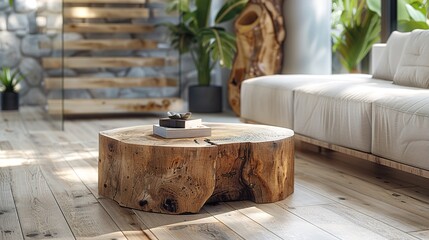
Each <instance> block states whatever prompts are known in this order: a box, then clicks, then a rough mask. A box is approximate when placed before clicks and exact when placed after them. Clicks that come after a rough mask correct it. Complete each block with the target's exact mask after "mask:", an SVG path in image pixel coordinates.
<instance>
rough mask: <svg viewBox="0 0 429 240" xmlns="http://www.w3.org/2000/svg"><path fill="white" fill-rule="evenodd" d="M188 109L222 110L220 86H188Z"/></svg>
mask: <svg viewBox="0 0 429 240" xmlns="http://www.w3.org/2000/svg"><path fill="white" fill-rule="evenodd" d="M189 111H190V112H195V113H216V112H222V87H220V86H191V87H189Z"/></svg>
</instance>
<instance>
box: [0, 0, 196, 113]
mask: <svg viewBox="0 0 429 240" xmlns="http://www.w3.org/2000/svg"><path fill="white" fill-rule="evenodd" d="M118 1H120V0H118ZM8 2H9V1H8V0H0V66H7V67H11V68H13V69H19V70H20V72H21V73H22V74H24V75H25V79H24V81H22V82H21V84H20V101H21V105H40V106H45V105H46V102H47V99H54V98H62V97H63V94H64V97H65V98H86V99H88V98H146V97H176V96H180V95H181V96H183V97H185V98H186V92H184V91H182V92H180V93H179V89H180V88H179V87H163V88H128V89H119V88H108V89H83V90H82V89H80V90H67V91H64V92H63V91H62V90H50V91H47V90H45V89H44V87H43V85H44V82H43V79H44V78H45V77H61V76H62V75H63V72H62V71H64V76H65V77H67V76H89V77H90V76H93V77H149V76H158V77H160V76H166V77H174V78H179V74H178V73H179V70H178V67H158V68H147V67H133V68H103V69H63V70H62V69H43V67H42V58H43V57H61V55H62V54H63V53H64V56H68V57H83V56H86V57H87V56H95V57H96V56H100V57H102V56H109V57H113V56H134V57H135V56H140V57H151V56H171V55H174V56H177V55H178V53H177V51H175V50H171V49H169V48H168V45H165V44H164V45H162V46H160V49H159V50H150V51H146V50H141V51H64V52H62V51H59V50H53V49H50V48H40V47H39V46H40V45H41V44H42V45H45V46H46V45H47V46H52V43H53V42H55V41H61V40H62V39H64V40H76V39H96V38H106V36H105V35H104V36H103V34H77V33H65V34H64V36H62V35H61V32H62V30H61V28H62V15H61V14H62V1H61V0H15V4H14V6H13V7H10V6H9V4H8ZM149 7H151V6H149ZM153 7H155V8H159V7H160V6H159V5H158V6H157V5H154V6H153ZM175 20H177V19H175V18H170V19H167V21H175ZM82 21H83V20H79V19H75V20H73V22H82ZM92 21H94V20H92ZM95 21H96V22H114V21H112V20H110V19H96V20H95ZM163 21H165V19H163ZM119 22H121V23H157V22H159V20H157V19H122V20H120V21H119ZM108 38H120V39H130V38H138V39H157V40H161V41H167V34H166V32H165V30H163V29H159V30H157V31H156V32H155V33H152V34H110V35H109V36H108ZM189 62H190V61H189V59H188V60H184V61H182V63H184V64H183V66H182V71H183V74H182V75H181V76H182V81H181V84H182V88H181V89H187V86H188V85H189V84H190V83H192V82H194V79H195V78H194V76H193V74H190V73H192V68H193V66H192V65H189Z"/></svg>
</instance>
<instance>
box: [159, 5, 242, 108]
mask: <svg viewBox="0 0 429 240" xmlns="http://www.w3.org/2000/svg"><path fill="white" fill-rule="evenodd" d="M171 3H172V5H171V6H172V7H171V8H170V9H175V10H179V12H180V16H181V21H180V22H179V23H178V24H172V23H167V24H165V25H166V26H167V27H168V29H169V31H170V40H171V44H172V46H173V47H174V48H176V49H177V50H179V53H180V54H184V53H190V55H191V57H192V61H193V63H194V65H195V68H196V71H197V78H198V85H197V86H191V87H190V88H189V111H191V112H220V111H222V87H221V86H212V85H210V83H211V71H212V69H213V67H214V66H215V65H216V63H219V64H220V66H222V67H227V68H231V67H232V62H233V59H234V56H235V52H236V45H235V37H234V35H232V34H231V33H228V32H227V31H226V30H225V28H223V27H219V26H218V24H220V23H223V22H226V21H230V20H232V19H233V18H235V17H236V16H237V15H238V14H239V13H240V11H241V10H242V9H243V8H244V6H245V4H246V3H247V0H228V1H226V2H225V4H224V5H223V6H222V7H221V9H220V10H219V12H218V13H217V14H216V18H215V22H214V24H210V21H209V17H210V11H211V7H212V6H211V5H212V4H211V3H212V1H211V0H173V1H172V2H171Z"/></svg>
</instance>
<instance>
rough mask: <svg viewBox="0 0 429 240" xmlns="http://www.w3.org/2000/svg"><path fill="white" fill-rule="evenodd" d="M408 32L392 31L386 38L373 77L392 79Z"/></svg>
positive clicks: (408, 34)
mask: <svg viewBox="0 0 429 240" xmlns="http://www.w3.org/2000/svg"><path fill="white" fill-rule="evenodd" d="M409 36H410V33H401V32H396V31H395V32H393V33H392V34H391V35H390V37H389V39H388V40H387V44H386V48H385V50H384V52H383V54H382V55H381V57H380V60H379V62H378V64H377V65H376V66H377V67H376V68H375V70H374V75H373V77H374V78H376V79H384V80H390V81H393V78H394V76H395V73H396V69H397V67H398V64H399V61H400V59H401V55H402V50H403V49H404V46H405V43H406V41H407V40H408V38H409Z"/></svg>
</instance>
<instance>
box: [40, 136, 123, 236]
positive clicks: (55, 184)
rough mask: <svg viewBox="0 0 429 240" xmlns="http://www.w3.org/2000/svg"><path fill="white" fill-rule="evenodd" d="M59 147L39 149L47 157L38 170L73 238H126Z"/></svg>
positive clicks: (54, 145)
mask: <svg viewBox="0 0 429 240" xmlns="http://www.w3.org/2000/svg"><path fill="white" fill-rule="evenodd" d="M38 135H40V134H34V135H33V138H37V136H38ZM52 148H53V149H52ZM58 148H59V146H58V145H56V144H55V143H51V146H50V147H44V148H40V151H41V152H43V153H44V154H45V155H46V157H45V158H44V159H43V162H42V163H41V165H40V168H41V170H42V172H43V175H44V176H45V178H46V181H47V183H48V185H49V186H50V189H51V191H52V192H53V194H54V197H55V199H56V201H57V203H58V205H59V207H60V208H61V211H62V212H63V214H64V217H65V219H66V220H67V222H68V224H69V226H70V228H71V230H72V232H73V234H74V236H75V237H76V238H78V239H82V238H94V237H98V236H103V237H106V238H115V239H126V237H125V236H124V235H123V234H122V232H121V230H119V228H118V227H117V226H116V224H115V222H114V221H113V220H112V218H111V217H110V216H109V214H108V213H107V212H106V211H105V209H104V208H103V207H102V206H101V204H100V203H99V202H98V200H97V199H96V198H95V197H94V196H93V195H92V193H91V192H90V191H89V190H88V189H87V188H86V186H85V185H84V184H83V183H82V182H81V181H80V179H79V177H78V176H77V175H76V173H75V172H74V170H73V169H72V168H71V167H70V166H69V165H68V163H67V162H66V161H65V160H64V159H63V158H62V156H61V153H60V152H59V151H58V150H56V149H58Z"/></svg>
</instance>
